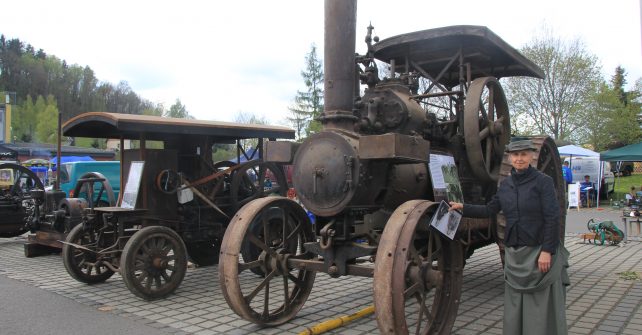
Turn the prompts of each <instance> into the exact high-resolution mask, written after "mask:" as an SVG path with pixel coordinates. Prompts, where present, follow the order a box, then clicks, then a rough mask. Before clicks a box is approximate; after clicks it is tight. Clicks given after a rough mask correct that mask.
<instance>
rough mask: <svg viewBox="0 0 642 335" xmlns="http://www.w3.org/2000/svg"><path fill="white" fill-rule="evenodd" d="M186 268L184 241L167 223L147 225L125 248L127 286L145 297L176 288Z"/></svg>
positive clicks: (159, 296)
mask: <svg viewBox="0 0 642 335" xmlns="http://www.w3.org/2000/svg"><path fill="white" fill-rule="evenodd" d="M186 271H187V253H186V250H185V245H184V244H183V241H182V240H181V238H180V236H178V234H176V232H174V231H173V230H172V229H170V228H168V227H163V226H151V227H145V228H143V229H141V230H139V231H137V232H136V233H135V234H134V235H132V237H131V238H130V239H129V240H128V241H127V244H125V248H124V249H123V254H122V256H121V268H120V272H121V273H120V274H121V275H122V276H123V280H124V281H125V285H127V288H128V289H129V290H130V291H131V292H132V293H134V294H135V295H137V296H139V297H141V298H143V299H145V300H154V299H158V298H162V297H165V296H167V295H168V294H170V293H172V292H174V291H175V290H176V289H177V288H178V286H179V285H180V284H181V282H182V281H183V278H184V277H185V272H186Z"/></svg>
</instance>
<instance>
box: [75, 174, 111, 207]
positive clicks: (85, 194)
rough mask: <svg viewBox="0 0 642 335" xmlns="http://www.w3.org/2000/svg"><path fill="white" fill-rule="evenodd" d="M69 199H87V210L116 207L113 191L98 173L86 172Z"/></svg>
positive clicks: (105, 179)
mask: <svg viewBox="0 0 642 335" xmlns="http://www.w3.org/2000/svg"><path fill="white" fill-rule="evenodd" d="M90 194H91V196H90ZM69 197H70V198H83V199H87V203H88V205H89V208H95V207H107V206H111V207H113V206H116V197H115V195H114V190H113V188H112V187H111V184H109V180H107V178H105V176H104V175H103V174H102V173H100V172H88V173H85V174H84V175H82V176H81V177H80V178H79V179H78V182H77V183H76V186H75V187H74V190H73V194H70V196H69Z"/></svg>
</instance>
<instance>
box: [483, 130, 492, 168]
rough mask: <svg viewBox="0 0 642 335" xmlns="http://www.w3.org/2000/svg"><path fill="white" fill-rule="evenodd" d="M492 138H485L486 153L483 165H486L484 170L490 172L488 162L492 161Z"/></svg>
mask: <svg viewBox="0 0 642 335" xmlns="http://www.w3.org/2000/svg"><path fill="white" fill-rule="evenodd" d="M493 157H494V155H493V139H492V138H489V139H486V153H485V154H484V160H485V162H484V165H485V166H486V171H488V172H490V164H491V163H492V162H493Z"/></svg>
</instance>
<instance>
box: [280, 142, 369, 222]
mask: <svg viewBox="0 0 642 335" xmlns="http://www.w3.org/2000/svg"><path fill="white" fill-rule="evenodd" d="M357 145H358V141H357V140H354V139H351V138H349V137H347V136H345V135H342V134H338V133H334V132H330V131H324V132H321V133H317V134H314V135H312V136H310V137H309V138H308V139H306V140H305V141H304V142H303V144H301V146H300V147H299V149H298V150H297V152H296V156H295V157H294V174H293V176H292V181H293V183H294V188H295V189H296V193H297V196H298V197H299V200H301V202H302V203H303V205H304V206H305V207H306V208H307V209H308V210H310V211H311V212H312V213H314V214H316V215H319V216H331V215H336V214H338V213H340V212H341V211H342V210H343V209H344V208H345V206H346V205H347V204H348V203H349V202H350V200H352V197H353V196H354V193H355V187H356V186H357V183H358V171H359V159H358V156H357V147H356V146H357Z"/></svg>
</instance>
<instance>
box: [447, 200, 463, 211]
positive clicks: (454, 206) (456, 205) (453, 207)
mask: <svg viewBox="0 0 642 335" xmlns="http://www.w3.org/2000/svg"><path fill="white" fill-rule="evenodd" d="M448 204H449V205H450V208H448V211H449V212H450V211H454V210H459V211H461V210H462V209H464V204H462V203H459V202H454V201H451V202H449V203H448Z"/></svg>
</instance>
